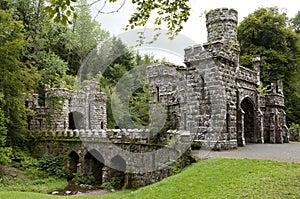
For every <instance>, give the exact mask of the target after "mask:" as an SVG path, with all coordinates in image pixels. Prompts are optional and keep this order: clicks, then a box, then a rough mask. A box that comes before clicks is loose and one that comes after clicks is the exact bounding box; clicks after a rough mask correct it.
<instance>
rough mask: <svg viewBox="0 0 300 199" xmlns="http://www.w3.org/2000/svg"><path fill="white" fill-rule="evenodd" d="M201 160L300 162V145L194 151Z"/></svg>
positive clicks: (259, 145)
mask: <svg viewBox="0 0 300 199" xmlns="http://www.w3.org/2000/svg"><path fill="white" fill-rule="evenodd" d="M193 154H194V155H195V156H196V157H199V158H200V159H206V158H250V159H264V160H277V161H284V162H300V143H288V144H248V145H247V146H245V147H239V148H238V149H236V150H230V151H220V152H219V151H204V150H197V151H193Z"/></svg>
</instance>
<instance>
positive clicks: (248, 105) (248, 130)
mask: <svg viewBox="0 0 300 199" xmlns="http://www.w3.org/2000/svg"><path fill="white" fill-rule="evenodd" d="M241 108H242V110H243V112H244V116H243V121H242V124H243V130H244V138H245V141H246V143H247V142H248V143H251V142H252V143H254V142H255V132H254V131H255V128H254V127H255V123H254V119H255V118H254V105H253V102H252V100H251V99H250V98H245V99H244V100H243V101H242V103H241Z"/></svg>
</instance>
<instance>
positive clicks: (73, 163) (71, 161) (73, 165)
mask: <svg viewBox="0 0 300 199" xmlns="http://www.w3.org/2000/svg"><path fill="white" fill-rule="evenodd" d="M78 163H79V155H78V154H77V153H76V152H75V151H72V152H71V153H70V154H69V156H68V168H69V173H70V174H69V178H70V179H72V178H73V177H74V175H75V174H76V173H77V165H78Z"/></svg>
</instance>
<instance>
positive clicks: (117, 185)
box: [101, 177, 123, 190]
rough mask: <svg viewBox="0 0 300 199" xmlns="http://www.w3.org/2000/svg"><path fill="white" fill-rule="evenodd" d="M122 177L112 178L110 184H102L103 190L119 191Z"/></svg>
mask: <svg viewBox="0 0 300 199" xmlns="http://www.w3.org/2000/svg"><path fill="white" fill-rule="evenodd" d="M122 182H123V177H113V178H112V179H111V181H110V182H105V183H103V184H102V186H101V187H102V188H103V189H107V190H111V189H121V188H122V186H123V183H122Z"/></svg>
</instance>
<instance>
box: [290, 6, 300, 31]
mask: <svg viewBox="0 0 300 199" xmlns="http://www.w3.org/2000/svg"><path fill="white" fill-rule="evenodd" d="M291 26H292V28H293V30H294V32H296V33H300V11H298V12H297V14H296V15H295V17H294V18H292V19H291Z"/></svg>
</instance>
